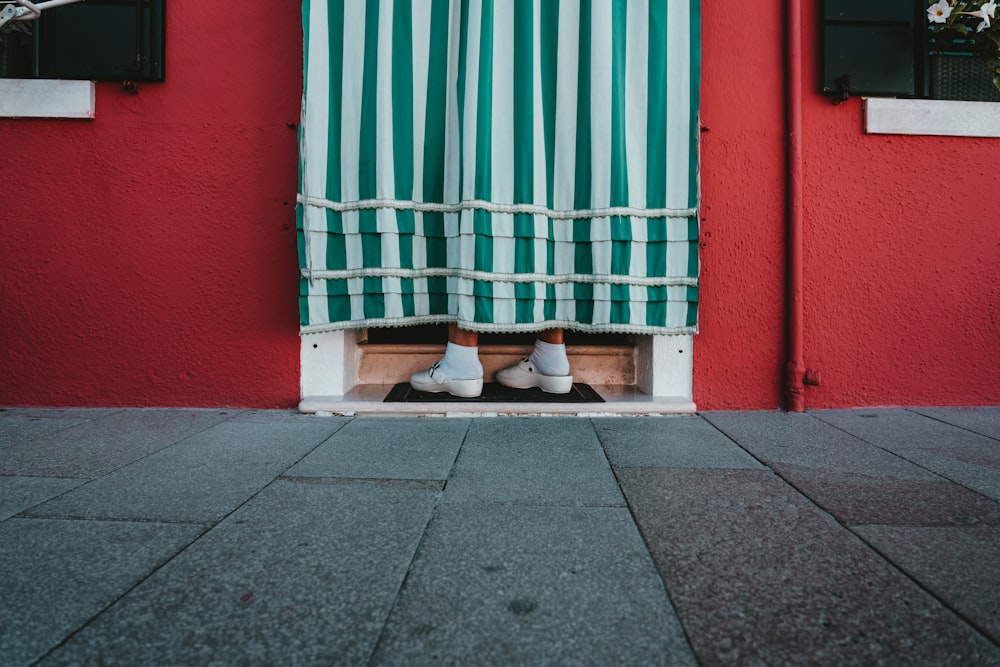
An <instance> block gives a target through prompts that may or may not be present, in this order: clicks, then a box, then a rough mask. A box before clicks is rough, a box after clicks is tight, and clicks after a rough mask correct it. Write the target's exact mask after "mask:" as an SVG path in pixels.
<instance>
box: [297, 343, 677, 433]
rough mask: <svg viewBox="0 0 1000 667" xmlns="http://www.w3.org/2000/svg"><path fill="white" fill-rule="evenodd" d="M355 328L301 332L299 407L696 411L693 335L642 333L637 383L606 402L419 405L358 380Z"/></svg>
mask: <svg viewBox="0 0 1000 667" xmlns="http://www.w3.org/2000/svg"><path fill="white" fill-rule="evenodd" d="M358 332H359V330H358V329H347V330H341V331H330V332H326V333H318V334H306V335H303V336H301V337H300V340H301V348H300V349H301V354H300V361H301V371H300V373H301V391H302V393H301V396H302V401H301V403H299V410H300V411H301V412H310V413H330V414H332V413H337V414H359V413H365V412H379V413H405V414H442V413H446V414H450V413H452V412H454V413H460V414H470V413H471V414H675V413H688V412H694V411H695V404H694V398H693V395H694V394H693V377H694V354H693V352H694V336H691V335H682V336H640V337H639V343H638V345H637V346H636V359H635V364H636V376H637V377H636V386H635V387H601V388H598V392H599V393H600V394H601V396H602V397H604V399H605V400H606V401H608V402H607V403H601V404H595V403H561V404H560V403H540V404H531V403H511V404H506V403H492V404H483V403H430V404H428V403H424V404H421V403H382V399H383V398H384V397H385V395H386V394H387V393H388V392H389V390H390V389H391V388H392V387H391V386H382V385H360V386H359V385H358V367H359V365H360V361H361V349H360V347H359V346H358V342H357V341H358ZM403 379H405V378H403ZM401 381H402V380H401ZM401 406H402V407H401Z"/></svg>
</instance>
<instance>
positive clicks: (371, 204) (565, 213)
mask: <svg viewBox="0 0 1000 667" xmlns="http://www.w3.org/2000/svg"><path fill="white" fill-rule="evenodd" d="M298 202H299V203H300V204H305V205H307V206H316V207H319V208H328V209H330V210H331V211H337V212H340V213H343V212H346V211H360V210H362V209H378V208H381V209H393V210H397V211H419V212H422V213H459V212H461V211H470V210H477V211H489V212H490V213H506V214H515V215H516V214H527V215H542V216H545V217H547V218H551V219H553V220H581V219H588V218H613V217H631V218H690V217H692V216H694V215H696V214H697V212H698V211H697V209H694V208H635V207H632V206H609V207H606V208H591V209H576V210H557V209H551V208H548V207H546V206H540V205H537V204H498V203H496V202H491V201H485V200H482V199H469V200H465V201H462V202H459V203H457V204H440V203H431V202H419V201H408V200H405V199H362V200H359V201H351V202H336V201H330V200H329V199H322V198H320V197H307V196H305V195H299V196H298Z"/></svg>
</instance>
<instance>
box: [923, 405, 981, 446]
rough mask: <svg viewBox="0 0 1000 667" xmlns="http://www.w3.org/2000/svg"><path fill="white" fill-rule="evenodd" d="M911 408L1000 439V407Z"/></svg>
mask: <svg viewBox="0 0 1000 667" xmlns="http://www.w3.org/2000/svg"><path fill="white" fill-rule="evenodd" d="M910 409H911V410H912V411H913V412H918V413H920V414H922V415H925V416H927V417H931V418H933V419H937V420H939V421H943V422H947V423H949V424H954V425H955V426H960V427H962V428H964V429H967V430H969V431H973V432H975V433H979V434H980V435H985V436H989V437H990V438H993V439H994V440H1000V407H982V408H910Z"/></svg>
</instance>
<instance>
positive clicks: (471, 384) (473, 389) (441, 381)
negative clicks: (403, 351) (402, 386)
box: [410, 362, 483, 398]
mask: <svg viewBox="0 0 1000 667" xmlns="http://www.w3.org/2000/svg"><path fill="white" fill-rule="evenodd" d="M440 363H441V362H437V363H435V364H434V365H433V366H431V367H430V370H426V371H420V372H419V373H414V374H413V375H411V376H410V386H411V387H413V388H414V389H416V390H417V391H429V392H432V393H439V392H442V391H446V392H448V393H449V394H451V395H452V396H461V397H462V398H476V397H477V396H479V395H480V394H482V393H483V378H478V379H476V380H452V379H451V378H449V377H448V376H447V375H445V374H444V373H443V372H442V371H441V369H440V368H438V364H440Z"/></svg>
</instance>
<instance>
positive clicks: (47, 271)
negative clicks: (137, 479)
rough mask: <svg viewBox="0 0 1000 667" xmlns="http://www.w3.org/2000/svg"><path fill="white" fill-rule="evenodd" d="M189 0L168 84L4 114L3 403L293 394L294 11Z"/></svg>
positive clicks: (263, 398)
mask: <svg viewBox="0 0 1000 667" xmlns="http://www.w3.org/2000/svg"><path fill="white" fill-rule="evenodd" d="M184 5H185V3H168V5H167V7H168V16H167V21H168V35H167V80H166V82H165V83H162V84H153V83H150V84H143V85H142V88H141V91H140V92H139V94H138V95H130V94H127V93H125V92H124V91H123V89H122V86H121V84H117V83H101V84H98V86H97V116H96V118H95V119H94V120H92V121H77V120H73V121H69V120H65V121H63V120H58V121H28V120H0V147H2V149H0V174H3V176H4V178H3V182H4V184H5V186H6V187H13V188H15V189H16V195H14V196H10V195H9V192H10V191H9V190H8V192H7V193H5V194H4V195H3V198H2V209H0V211H2V214H0V215H2V218H3V226H2V229H0V244H2V246H0V252H2V263H0V277H2V283H0V337H2V350H0V404H8V405H10V404H13V405H55V406H68V405H167V406H222V405H236V406H267V407H277V406H291V405H294V404H295V403H296V401H297V399H298V372H299V369H298V345H299V340H298V335H297V331H298V315H297V310H296V308H297V306H296V302H295V294H296V290H297V282H296V281H297V263H296V257H295V220H294V206H295V191H296V169H297V167H296V129H295V124H296V123H297V122H298V113H299V111H298V109H299V101H300V96H301V91H302V88H301V73H300V71H301V62H302V56H301V50H302V31H301V26H300V17H299V15H298V13H297V11H295V10H292V11H281V12H277V11H269V12H268V13H267V15H266V16H264V15H262V14H260V13H250V12H245V11H233V10H232V6H231V5H227V4H226V3H221V4H217V5H213V4H209V5H204V6H201V5H199V6H198V7H197V9H196V10H195V11H192V10H191V8H188V9H184ZM52 11H58V9H55V10H52ZM289 124H292V127H289Z"/></svg>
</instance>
